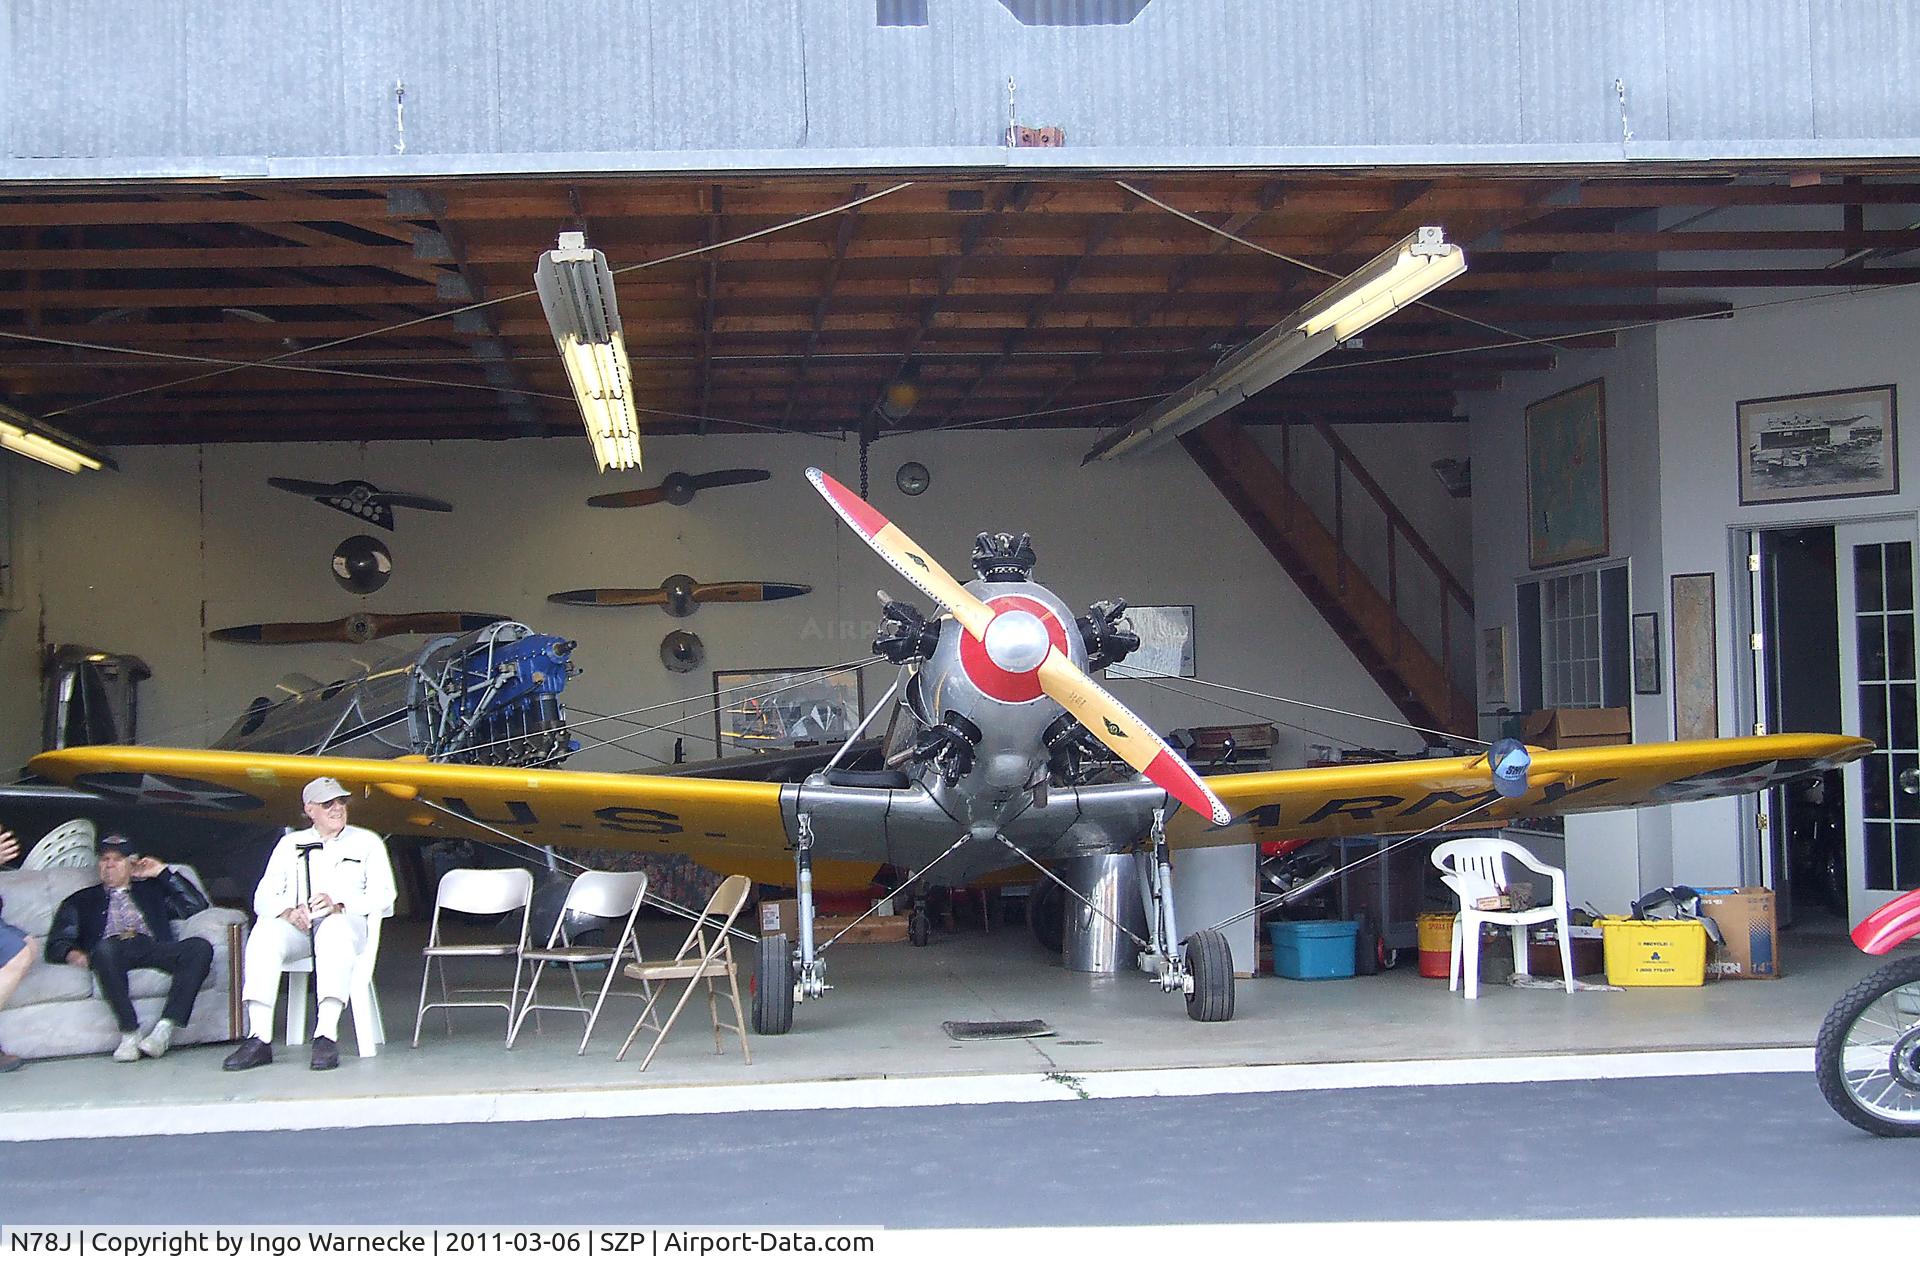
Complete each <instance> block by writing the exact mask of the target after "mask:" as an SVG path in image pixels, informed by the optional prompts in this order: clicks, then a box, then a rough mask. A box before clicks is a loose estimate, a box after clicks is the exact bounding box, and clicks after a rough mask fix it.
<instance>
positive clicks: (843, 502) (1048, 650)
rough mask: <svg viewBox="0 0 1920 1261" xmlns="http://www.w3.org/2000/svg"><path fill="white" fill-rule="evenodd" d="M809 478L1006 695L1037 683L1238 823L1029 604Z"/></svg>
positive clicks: (1199, 805)
mask: <svg viewBox="0 0 1920 1261" xmlns="http://www.w3.org/2000/svg"><path fill="white" fill-rule="evenodd" d="M807 480H809V481H811V482H812V483H813V485H814V488H815V489H817V490H818V491H819V492H820V494H821V495H822V496H824V497H825V499H826V501H827V502H828V503H829V504H831V505H833V510H834V511H835V512H837V513H839V514H840V519H841V520H843V521H845V522H846V523H847V524H848V525H849V526H850V527H852V529H853V532H854V533H855V534H858V535H859V536H860V537H861V538H862V539H865V540H866V543H867V546H868V547H871V548H872V549H873V550H874V551H875V552H877V553H879V555H880V558H881V559H882V560H884V561H886V562H887V563H888V564H889V565H892V566H893V567H894V568H895V569H897V570H899V571H900V573H901V575H902V576H903V577H905V578H906V580H907V581H908V582H911V583H912V584H913V585H914V586H916V587H918V588H920V590H922V591H924V592H925V593H926V594H927V595H929V596H931V597H933V599H935V600H937V601H939V602H940V603H941V604H943V605H945V606H946V609H947V612H948V613H950V614H951V615H952V616H953V620H954V621H956V622H958V623H959V624H960V626H961V627H962V628H963V629H964V630H965V632H966V635H967V640H968V641H969V642H968V643H965V644H963V646H962V648H961V660H962V661H963V662H964V661H973V662H977V663H980V665H981V666H982V667H983V668H984V670H992V671H997V672H998V676H997V677H996V678H995V682H994V685H995V686H996V687H997V688H999V689H1001V690H1002V691H1013V690H1017V689H1019V688H1020V687H1021V686H1022V685H1023V684H1028V685H1037V686H1038V688H1039V690H1040V691H1041V692H1043V693H1045V694H1046V696H1047V697H1048V698H1049V699H1051V700H1052V701H1053V702H1054V703H1055V704H1057V705H1059V706H1060V707H1061V708H1062V709H1064V710H1066V711H1067V712H1068V713H1070V714H1072V715H1073V716H1074V717H1075V718H1077V719H1078V720H1079V721H1080V723H1081V725H1082V726H1084V727H1085V728H1086V729H1087V730H1088V731H1089V732H1091V733H1092V734H1093V736H1094V737H1095V738H1096V739H1098V740H1099V741H1100V743H1102V744H1104V745H1105V746H1106V747H1107V748H1108V749H1111V750H1112V751H1113V753H1114V754H1115V755H1116V756H1117V757H1119V758H1120V760H1121V761H1123V762H1125V763H1126V764H1127V765H1128V766H1131V767H1132V768H1133V769H1134V770H1136V771H1139V772H1140V773H1141V774H1142V775H1145V776H1146V777H1147V778H1148V779H1150V780H1152V781H1153V782H1154V783H1156V784H1158V785H1159V786H1160V787H1162V788H1164V789H1166V790H1167V792H1168V793H1169V794H1170V795H1172V797H1173V798H1174V799H1175V800H1176V801H1179V802H1180V803H1181V804H1183V805H1185V806H1187V807H1188V808H1189V809H1192V810H1194V811H1196V812H1197V813H1199V814H1201V815H1204V816H1206V817H1208V818H1210V819H1212V820H1213V822H1214V823H1215V824H1216V825H1221V826H1224V825H1225V824H1226V823H1227V822H1228V821H1229V820H1230V819H1231V818H1232V815H1231V814H1230V813H1229V812H1228V810H1227V808H1226V806H1225V805H1223V804H1222V803H1221V801H1220V799H1219V798H1218V797H1217V796H1215V795H1214V793H1213V790H1212V789H1210V788H1208V787H1207V785H1206V781H1205V780H1203V779H1201V778H1200V776H1199V774H1198V773H1197V772H1196V771H1195V770H1194V769H1193V768H1192V767H1191V766H1188V765H1187V763H1186V761H1185V759H1183V758H1182V757H1181V756H1180V755H1179V754H1178V753H1176V752H1174V751H1173V747H1172V746H1171V745H1169V744H1168V743H1167V742H1166V741H1165V740H1162V739H1161V738H1160V737H1159V735H1157V734H1156V733H1155V732H1154V731H1153V729H1152V728H1151V727H1149V726H1147V724H1146V723H1144V722H1142V721H1141V720H1140V719H1139V718H1138V717H1136V716H1135V715H1134V713H1133V711H1132V710H1129V709H1128V708H1127V707H1126V706H1125V705H1122V704H1121V703H1120V702H1119V701H1118V700H1117V699H1115V698H1114V697H1113V696H1112V695H1111V694H1110V693H1108V692H1107V690H1106V689H1105V688H1102V687H1101V686H1100V685H1099V684H1098V683H1095V682H1094V681H1093V679H1092V678H1090V677H1089V676H1088V675H1087V674H1086V672H1085V671H1083V670H1081V669H1080V667H1078V666H1076V665H1074V664H1073V662H1072V660H1071V659H1069V658H1068V656H1067V654H1066V653H1064V652H1062V651H1061V648H1060V644H1059V643H1057V642H1055V639H1054V637H1053V634H1052V631H1051V630H1050V629H1049V627H1048V624H1047V623H1046V622H1045V621H1043V620H1042V619H1041V617H1040V616H1039V615H1038V614H1036V613H1035V612H1033V611H1031V610H1029V609H1026V608H1022V607H1014V606H1007V607H1000V608H996V607H994V606H993V605H991V604H989V603H988V602H987V601H985V600H982V599H981V598H980V597H979V596H976V595H975V594H973V592H971V591H969V590H967V589H966V588H965V587H964V586H962V585H961V584H960V583H959V582H958V581H957V580H956V579H955V578H954V577H953V575H952V574H950V573H948V572H947V571H946V570H945V569H943V568H942V567H941V566H940V563H939V562H938V561H936V560H934V559H933V558H932V557H931V556H929V555H928V554H927V551H926V549H925V548H923V547H921V546H920V545H919V544H918V543H915V542H914V541H913V540H912V539H911V538H908V537H907V534H906V532H905V531H904V530H902V529H901V528H900V527H899V526H897V525H895V524H893V522H891V521H889V520H887V518H886V517H884V516H882V515H881V514H880V513H879V512H878V511H876V510H875V509H874V507H873V505H871V504H869V503H867V501H866V500H864V499H862V498H860V497H859V496H858V495H856V494H854V493H853V492H852V491H850V490H848V489H847V488H846V487H845V486H843V485H841V484H840V483H839V482H838V481H836V480H834V479H833V477H831V476H829V475H828V474H826V473H823V472H821V471H820V470H819V469H816V468H810V469H808V470H807ZM970 649H971V650H972V651H970ZM984 670H983V672H984Z"/></svg>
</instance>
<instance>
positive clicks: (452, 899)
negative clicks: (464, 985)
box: [413, 867, 533, 1046]
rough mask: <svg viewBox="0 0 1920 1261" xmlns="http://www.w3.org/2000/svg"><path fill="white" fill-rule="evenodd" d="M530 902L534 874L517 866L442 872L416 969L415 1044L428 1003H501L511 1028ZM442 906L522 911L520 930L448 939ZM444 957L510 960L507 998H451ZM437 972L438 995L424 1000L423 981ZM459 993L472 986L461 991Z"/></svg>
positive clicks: (449, 1026)
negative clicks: (421, 963)
mask: <svg viewBox="0 0 1920 1261" xmlns="http://www.w3.org/2000/svg"><path fill="white" fill-rule="evenodd" d="M532 906H533V873H532V872H530V871H527V870H526V869H524V868H521V867H504V868H498V869H488V868H477V867H460V868H456V869H455V870H453V871H449V872H448V873H447V874H446V875H444V876H442V877H440V889H439V892H438V893H437V894H436V895H435V896H434V901H433V929H432V931H431V932H430V933H429V934H428V936H427V945H426V949H425V950H423V951H421V953H422V954H424V955H425V956H426V965H425V967H424V968H423V969H422V970H421V973H420V1008H419V1010H418V1011H416V1012H415V1013H414V1017H413V1044H414V1045H415V1046H419V1045H420V1023H421V1021H423V1020H425V1019H426V1015H427V1010H428V1009H429V1008H432V1007H445V1008H452V1007H500V1008H504V1009H505V1010H506V1013H507V1032H508V1034H509V1035H511V1034H512V1032H513V1015H514V1010H515V1008H517V1007H518V1006H519V1003H520V969H521V967H522V966H523V965H522V963H521V960H520V955H521V952H522V951H524V950H525V949H526V948H527V916H528V914H529V912H530V911H531V910H532ZM444 911H461V912H464V913H466V914H468V915H506V914H508V913H509V912H512V911H518V912H520V935H519V937H518V938H516V939H515V940H513V941H482V942H460V943H449V942H445V941H442V940H441V937H440V917H441V913H442V912H444ZM448 959H512V960H513V988H512V989H510V990H508V991H507V1001H506V1002H504V1003H503V1002H499V1001H497V1000H475V999H457V1000H456V999H455V998H453V997H452V995H451V994H450V993H449V992H448V990H447V962H446V961H447V960H448ZM436 965H438V967H439V971H440V1000H439V1001H438V1002H433V1003H429V1002H428V1001H427V984H428V982H430V981H431V980H432V979H433V974H434V969H435V966H436ZM461 992H462V993H466V992H470V991H461ZM447 1032H448V1033H452V1032H453V1015H452V1013H451V1012H449V1013H448V1015H447Z"/></svg>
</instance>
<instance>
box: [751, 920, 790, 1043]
mask: <svg viewBox="0 0 1920 1261" xmlns="http://www.w3.org/2000/svg"><path fill="white" fill-rule="evenodd" d="M792 1028H793V949H792V947H790V946H789V945H787V935H786V934H785V933H773V934H771V935H769V936H764V937H762V938H761V939H760V970H759V971H758V972H757V973H755V974H754V978H753V1031H754V1032H755V1033H765V1034H776V1033H785V1032H787V1031H788V1030H789V1029H792Z"/></svg>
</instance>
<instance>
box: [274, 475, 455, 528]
mask: <svg viewBox="0 0 1920 1261" xmlns="http://www.w3.org/2000/svg"><path fill="white" fill-rule="evenodd" d="M267 485H269V486H271V487H273V488H274V489H276V490H284V491H286V492H287V493H288V494H293V495H305V496H306V497H307V498H309V499H311V500H313V501H314V502H315V503H317V504H325V505H326V506H327V507H329V508H333V509H336V510H338V511H340V512H344V513H346V514H347V515H348V516H350V517H358V518H359V519H360V520H362V521H365V522H368V523H369V524H371V525H377V526H379V527H380V528H381V529H383V530H391V529H393V528H394V527H393V510H394V509H395V508H418V509H419V510H420V511H422V512H452V511H453V505H452V504H450V503H448V502H447V501H446V500H444V499H435V498H434V497H433V496H431V495H412V494H408V493H407V492H405V491H397V490H381V489H380V488H379V487H378V486H375V485H374V484H373V483H372V482H363V481H359V480H357V479H356V480H353V481H346V482H308V481H302V480H301V479H300V478H297V477H269V478H268V479H267Z"/></svg>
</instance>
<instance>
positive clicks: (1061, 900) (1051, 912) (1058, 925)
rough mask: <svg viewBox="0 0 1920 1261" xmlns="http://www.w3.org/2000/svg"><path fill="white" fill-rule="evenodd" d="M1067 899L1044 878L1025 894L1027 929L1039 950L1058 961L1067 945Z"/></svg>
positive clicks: (1055, 885)
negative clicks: (1031, 890)
mask: <svg viewBox="0 0 1920 1261" xmlns="http://www.w3.org/2000/svg"><path fill="white" fill-rule="evenodd" d="M1066 903H1067V899H1066V897H1065V895H1064V894H1062V893H1061V892H1060V886H1059V885H1057V884H1055V883H1054V882H1053V881H1051V880H1048V879H1046V878H1044V877H1042V878H1041V879H1039V880H1037V881H1035V882H1034V885H1033V892H1031V893H1029V894H1027V927H1028V928H1030V929H1032V930H1033V939H1034V940H1035V941H1037V942H1039V943H1040V948H1041V949H1042V950H1045V951H1046V952H1047V953H1048V954H1050V955H1052V956H1053V957H1054V958H1056V959H1058V958H1059V957H1060V954H1061V952H1062V951H1063V950H1065V949H1066V943H1067V905H1066Z"/></svg>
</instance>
